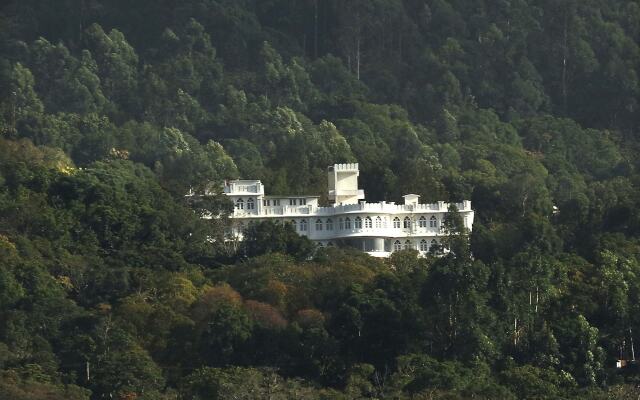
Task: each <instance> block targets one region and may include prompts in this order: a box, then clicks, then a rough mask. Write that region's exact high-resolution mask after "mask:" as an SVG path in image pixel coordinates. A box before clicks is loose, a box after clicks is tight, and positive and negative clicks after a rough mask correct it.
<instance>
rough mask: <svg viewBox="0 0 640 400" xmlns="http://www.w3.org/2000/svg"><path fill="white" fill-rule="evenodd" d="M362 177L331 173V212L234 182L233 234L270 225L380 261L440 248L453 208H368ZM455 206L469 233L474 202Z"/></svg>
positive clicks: (230, 188) (413, 203) (308, 199)
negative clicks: (402, 253) (360, 185)
mask: <svg viewBox="0 0 640 400" xmlns="http://www.w3.org/2000/svg"><path fill="white" fill-rule="evenodd" d="M358 175H359V171H358V164H357V163H353V164H335V165H333V166H332V167H329V169H328V181H329V188H328V189H329V192H328V199H329V201H330V203H331V205H329V206H327V207H321V206H319V205H318V199H319V196H267V195H265V194H264V186H263V185H262V183H261V182H260V181H259V180H234V181H229V182H227V183H226V184H225V187H224V193H225V194H226V195H227V196H229V198H230V200H231V201H232V202H233V204H234V206H235V208H234V212H233V214H232V216H231V218H233V234H234V235H235V236H236V237H237V238H238V239H240V240H241V239H242V233H243V232H244V229H245V228H246V227H247V226H248V225H249V224H251V223H253V222H258V221H263V220H267V219H269V220H272V221H274V222H278V223H290V224H291V225H292V226H293V227H294V228H295V229H296V231H297V232H298V233H299V234H300V235H304V236H307V237H308V238H309V239H311V240H313V241H314V242H316V243H318V245H319V246H334V245H349V246H352V247H356V248H359V249H362V251H364V252H367V253H369V254H370V255H372V256H377V257H387V256H389V255H390V254H391V253H392V252H394V251H398V250H402V249H409V248H411V249H416V250H418V251H419V252H420V253H421V254H423V255H424V254H425V253H426V252H428V251H430V249H432V248H437V247H438V246H439V244H440V241H441V239H442V237H443V236H444V235H445V232H444V231H443V229H442V223H443V220H444V218H445V215H446V213H447V211H448V209H449V204H448V203H445V202H442V201H439V202H437V203H432V204H421V203H419V202H418V199H419V197H420V196H418V195H416V194H407V195H405V196H403V198H404V204H395V203H393V202H385V201H382V202H379V203H367V202H366V201H365V200H364V198H365V196H364V191H363V190H362V189H358ZM456 206H457V208H458V211H459V212H460V214H461V216H462V218H463V220H464V224H465V227H466V228H467V229H468V230H469V231H470V230H471V227H472V225H473V217H474V212H473V210H472V209H471V202H470V201H468V200H465V201H463V202H461V203H456Z"/></svg>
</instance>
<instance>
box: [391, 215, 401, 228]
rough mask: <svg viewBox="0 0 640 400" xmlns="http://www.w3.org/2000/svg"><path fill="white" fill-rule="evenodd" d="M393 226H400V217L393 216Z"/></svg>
mask: <svg viewBox="0 0 640 400" xmlns="http://www.w3.org/2000/svg"><path fill="white" fill-rule="evenodd" d="M393 227H394V228H400V218H398V217H395V218H394V219H393Z"/></svg>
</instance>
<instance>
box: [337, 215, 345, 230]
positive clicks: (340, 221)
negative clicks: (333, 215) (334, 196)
mask: <svg viewBox="0 0 640 400" xmlns="http://www.w3.org/2000/svg"><path fill="white" fill-rule="evenodd" d="M338 226H339V229H340V230H343V229H344V221H343V220H342V218H340V219H339V220H338Z"/></svg>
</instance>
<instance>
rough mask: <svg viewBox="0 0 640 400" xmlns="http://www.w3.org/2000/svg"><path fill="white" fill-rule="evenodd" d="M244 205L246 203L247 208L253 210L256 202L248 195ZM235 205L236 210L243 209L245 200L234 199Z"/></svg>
mask: <svg viewBox="0 0 640 400" xmlns="http://www.w3.org/2000/svg"><path fill="white" fill-rule="evenodd" d="M246 205H247V210H255V209H256V203H255V202H254V201H253V198H251V197H249V198H248V199H247V202H246ZM235 206H236V209H237V210H244V208H245V201H244V200H242V199H238V200H236V204H235Z"/></svg>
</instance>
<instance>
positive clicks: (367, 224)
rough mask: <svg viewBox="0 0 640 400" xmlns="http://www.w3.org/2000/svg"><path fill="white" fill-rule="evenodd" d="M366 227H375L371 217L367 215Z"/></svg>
mask: <svg viewBox="0 0 640 400" xmlns="http://www.w3.org/2000/svg"><path fill="white" fill-rule="evenodd" d="M364 227H365V228H367V229H371V228H372V227H373V223H372V222H371V217H366V218H365V219H364Z"/></svg>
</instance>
